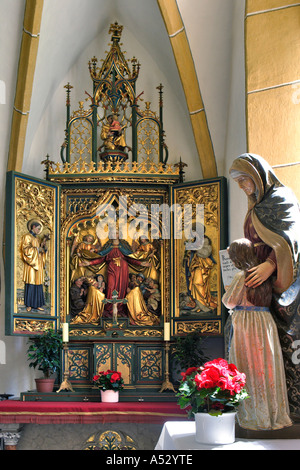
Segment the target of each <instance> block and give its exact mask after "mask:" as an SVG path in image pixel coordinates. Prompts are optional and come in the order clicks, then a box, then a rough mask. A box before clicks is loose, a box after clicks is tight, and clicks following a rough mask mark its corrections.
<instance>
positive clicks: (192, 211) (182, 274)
mask: <svg viewBox="0 0 300 470" xmlns="http://www.w3.org/2000/svg"><path fill="white" fill-rule="evenodd" d="M172 204H173V211H172V228H173V237H172V238H173V247H172V253H173V256H172V268H171V272H172V297H173V298H172V312H171V323H172V334H173V335H175V336H176V335H186V334H188V333H191V332H193V331H198V332H199V333H200V334H201V335H203V336H206V335H214V336H221V335H223V328H224V320H225V315H226V309H225V308H224V306H223V305H222V293H223V284H222V280H221V269H220V260H219V251H220V250H222V249H225V248H226V247H227V191H226V179H225V178H214V179H208V180H202V181H195V182H189V183H182V184H176V185H174V186H173V187H172Z"/></svg>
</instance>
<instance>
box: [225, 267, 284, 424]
mask: <svg viewBox="0 0 300 470" xmlns="http://www.w3.org/2000/svg"><path fill="white" fill-rule="evenodd" d="M222 301H223V303H224V305H225V306H226V307H227V308H229V309H233V310H234V311H233V314H232V331H233V334H232V338H231V342H230V348H229V362H230V363H233V364H235V365H236V367H237V368H238V370H240V371H242V372H243V373H245V374H246V389H247V392H248V394H249V398H247V399H246V400H244V401H243V402H241V403H240V404H239V406H238V414H237V418H238V422H239V425H240V426H241V427H243V428H246V429H252V430H275V429H280V428H283V427H286V426H291V424H292V422H291V419H290V417H289V405H288V397H287V389H286V380H285V372H284V365H283V359H282V352H281V346H280V342H279V338H278V333H277V327H276V324H275V322H274V320H273V318H272V315H271V314H270V310H269V308H268V307H267V306H255V305H253V304H252V303H251V302H250V301H249V300H248V298H247V290H246V287H245V272H244V271H240V272H238V273H237V274H236V275H235V277H234V279H233V281H232V283H231V285H230V286H229V288H228V289H227V291H226V293H225V294H224V296H223V298H222ZM261 303H268V302H261Z"/></svg>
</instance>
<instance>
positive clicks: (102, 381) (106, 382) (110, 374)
mask: <svg viewBox="0 0 300 470" xmlns="http://www.w3.org/2000/svg"><path fill="white" fill-rule="evenodd" d="M93 382H94V384H95V385H96V386H97V387H98V388H99V389H100V390H103V391H105V390H114V391H115V392H116V391H118V390H122V389H123V387H124V380H123V378H122V376H121V372H117V371H114V370H107V371H100V372H99V373H98V374H97V375H95V376H94V377H93Z"/></svg>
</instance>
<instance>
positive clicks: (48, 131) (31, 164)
mask: <svg viewBox="0 0 300 470" xmlns="http://www.w3.org/2000/svg"><path fill="white" fill-rule="evenodd" d="M50 1H53V0H50ZM5 2H6V0H0V7H1V10H2V9H3V7H4V4H5ZM12 3H14V2H12ZM225 3H226V7H225V6H224V4H225ZM225 3H224V2H223V0H216V1H215V2H211V1H210V0H206V1H203V2H202V1H201V2H198V1H197V0H193V2H192V7H191V10H190V11H189V10H188V9H187V5H186V2H183V1H179V2H178V5H179V8H180V10H181V14H182V17H183V19H184V21H185V24H186V29H187V32H188V34H190V46H191V49H192V53H193V57H194V61H195V66H196V70H197V74H198V77H199V84H200V88H201V91H203V99H204V102H205V109H206V113H207V116H208V123H209V130H210V134H211V137H212V141H213V146H214V150H215V154H216V160H217V166H218V170H219V176H223V175H224V176H227V171H228V168H229V167H230V164H231V161H232V160H233V159H234V158H235V157H236V156H237V155H238V154H240V153H242V152H244V151H245V150H246V132H245V95H244V87H245V83H244V45H243V44H244V30H243V27H244V2H242V1H240V0H233V1H231V0H226V2H225ZM24 5H25V1H24V2H23V1H22V2H20V3H19V8H20V11H19V12H18V11H16V10H14V9H13V8H12V9H11V10H10V11H9V12H7V13H6V22H7V23H11V24H13V25H14V26H13V30H12V31H11V32H10V37H8V35H7V32H6V31H3V30H1V32H0V34H1V41H0V44H2V45H1V46H0V47H1V52H3V53H4V51H5V47H7V48H8V51H7V54H5V57H6V56H7V55H9V56H10V57H14V61H12V60H11V59H10V60H9V61H8V62H7V69H6V70H5V73H4V75H3V76H2V77H0V79H2V78H3V79H4V80H5V83H6V103H5V105H0V107H1V112H2V113H3V114H2V115H3V119H2V121H3V122H4V125H3V126H1V128H0V137H1V139H0V152H1V158H0V167H1V219H0V224H1V226H3V224H4V199H5V196H4V195H5V173H6V166H7V155H8V147H9V136H10V124H11V116H12V109H13V102H14V90H15V86H16V83H15V79H14V77H16V74H17V67H18V52H19V47H20V40H21V24H22V15H23V13H24ZM45 5H47V1H46V2H45ZM222 5H223V7H222ZM47 6H48V5H47ZM204 11H205V12H206V13H207V14H206V15H205V17H202V16H201V13H203V12H204ZM225 13H226V14H225ZM155 14H157V12H156V13H155ZM197 16H199V17H201V18H202V21H201V27H197V24H196V23H195V19H194V18H197ZM15 17H18V18H19V23H17V22H16V21H14V18H15ZM114 20H115V17H113V18H111V21H114ZM120 21H121V20H120ZM107 24H109V21H108V23H107ZM124 26H125V28H124V29H125V31H124V38H123V39H124V40H123V42H124V43H125V44H126V47H125V49H126V50H127V54H128V57H131V56H132V55H135V56H136V57H137V58H138V59H139V60H140V61H141V64H142V69H141V74H140V76H141V83H140V84H139V87H140V88H141V91H142V90H143V88H145V90H146V89H147V93H146V92H145V94H144V96H143V99H146V98H147V100H148V99H149V101H151V102H152V103H153V104H154V105H155V103H156V100H157V96H156V95H155V92H154V96H152V95H151V96H149V98H148V93H149V92H148V90H153V89H155V86H157V85H158V84H159V83H160V82H162V83H163V85H164V87H165V89H164V93H165V95H164V96H165V102H164V106H165V112H164V122H165V128H166V141H167V143H168V145H169V150H170V160H171V161H172V162H175V161H178V160H179V158H180V157H181V158H182V160H183V161H186V163H188V164H189V166H188V169H187V171H186V179H188V180H194V179H201V169H200V164H199V157H198V156H197V152H196V148H195V144H194V142H193V135H192V130H191V126H190V123H189V115H188V112H187V109H186V107H185V104H184V96H183V91H182V89H180V83H179V78H178V77H175V78H174V75H172V74H171V73H169V70H172V71H174V70H175V64H174V59H173V58H171V59H170V58H169V59H168V60H169V61H170V62H168V63H167V64H166V66H165V67H163V64H162V62H164V59H165V57H164V56H163V55H161V56H159V57H160V58H159V59H158V58H157V56H156V55H155V54H154V53H153V51H151V50H150V49H149V46H148V47H147V48H146V46H145V44H144V43H143V42H142V41H141V40H140V37H139V36H136V35H135V33H134V30H133V29H129V31H127V33H126V24H124ZM161 27H163V23H162V21H161ZM104 28H106V29H107V25H105V26H104ZM139 28H140V30H142V26H141V25H139ZM228 28H229V29H230V28H231V31H230V30H229V29H228ZM163 34H164V40H165V41H168V37H167V34H166V32H165V31H164V33H163ZM2 35H3V36H2ZM12 35H14V41H13V44H14V48H13V46H12V41H11V36H12ZM2 39H3V40H2ZM42 39H43V38H42V37H41V38H40V41H42ZM199 44H200V45H201V46H199ZM106 45H107V31H106V30H105V31H104V32H103V33H101V34H99V36H98V37H96V38H95V39H92V40H90V41H89V42H88V44H87V45H86V46H85V48H84V50H82V51H81V52H80V54H79V56H78V59H77V60H76V62H75V64H74V65H73V66H71V67H69V69H68V70H66V71H64V73H63V76H60V79H59V80H58V83H56V84H55V86H54V84H53V88H50V89H49V90H48V92H49V93H50V95H51V99H49V96H50V95H49V96H48V95H47V96H48V101H45V102H44V103H43V107H42V109H41V114H40V115H39V119H38V120H37V121H32V123H31V122H30V119H31V117H30V119H29V125H28V136H29V140H28V141H27V142H26V144H25V152H24V160H23V161H24V163H23V171H24V172H25V173H29V174H31V175H32V176H41V174H42V166H41V165H40V161H41V160H42V159H44V158H45V156H46V154H47V153H49V155H50V157H51V159H54V160H55V161H58V155H59V148H60V145H61V143H62V140H63V138H64V119H65V109H64V105H65V98H64V89H63V85H64V84H66V83H67V82H68V81H70V82H71V83H72V85H74V87H76V90H75V89H74V98H73V97H71V99H72V106H73V105H74V106H75V103H76V100H77V101H78V100H79V99H82V97H81V96H79V95H78V94H77V90H79V91H82V90H83V89H87V91H88V81H89V77H88V69H87V61H88V60H89V59H90V58H91V57H92V56H93V55H94V54H96V55H98V57H101V54H102V51H103V50H104V49H105V48H106ZM166 47H167V49H168V50H169V51H170V46H169V44H168V45H167V46H166ZM41 50H42V49H40V51H41ZM8 52H9V54H8ZM1 55H2V56H3V54H1ZM213 57H214V58H213ZM7 60H8V59H7ZM84 63H86V72H87V73H86V75H85V76H83V75H81V76H78V70H79V69H80V70H81V73H82V71H83V72H84V71H85V68H84V66H83V65H82V64H84ZM50 72H51V73H52V72H53V71H52V70H50ZM178 90H179V91H178ZM155 91H156V90H155ZM36 96H37V98H35V97H34V95H33V101H32V106H35V103H36V102H35V101H34V100H35V99H38V95H36ZM36 105H37V103H36ZM153 107H155V106H153ZM57 113H58V114H57ZM56 123H58V124H59V125H58V126H57V127H56ZM49 135H51V139H49V137H48V136H49ZM244 206H245V201H243V200H242V198H241V197H240V195H239V193H238V189H237V188H236V187H235V186H233V185H232V184H230V182H229V222H230V230H231V232H230V238H231V239H232V238H233V237H236V236H240V232H241V231H242V220H241V216H240V214H244V213H245V208H244ZM2 237H3V233H2V232H1V234H0V239H1V241H2ZM3 241H4V240H3ZM4 287H5V285H4V266H3V259H2V258H1V305H0V309H1V311H0V341H3V342H4V343H5V350H6V358H5V361H4V363H3V362H2V364H0V383H1V389H0V392H2V393H13V394H14V395H15V396H18V395H19V393H20V392H22V391H24V390H27V389H32V388H33V387H34V377H35V376H36V373H35V372H34V371H32V370H30V369H29V368H28V364H27V360H26V349H27V346H26V339H24V338H21V337H6V336H5V335H4V316H5V314H4ZM209 342H210V343H211V342H212V340H210V341H209ZM213 347H214V348H215V351H217V353H218V355H221V352H222V348H223V342H222V340H221V339H220V340H219V339H218V341H216V342H214V346H213Z"/></svg>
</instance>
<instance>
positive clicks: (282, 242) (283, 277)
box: [230, 153, 300, 419]
mask: <svg viewBox="0 0 300 470" xmlns="http://www.w3.org/2000/svg"><path fill="white" fill-rule="evenodd" d="M230 175H231V176H232V178H234V180H235V181H236V182H237V183H238V184H239V186H240V188H241V189H242V190H243V191H244V192H245V194H246V195H247V197H248V211H247V214H246V218H245V222H244V236H245V237H246V238H248V239H249V240H250V241H251V242H252V243H253V244H254V247H255V252H256V255H257V257H258V259H259V260H260V264H259V265H257V266H255V267H253V268H252V269H251V270H250V274H249V275H248V276H247V278H246V280H245V283H246V285H247V286H249V287H256V286H258V285H260V284H262V283H263V282H264V281H265V280H266V279H268V278H269V277H272V280H273V299H272V304H271V307H270V311H271V313H272V315H273V318H274V320H275V323H276V325H277V328H278V333H279V339H280V343H281V347H282V353H283V360H284V365H285V374H286V381H287V390H288V398H289V406H290V411H291V416H293V415H294V416H296V417H297V418H298V419H299V418H300V365H299V364H296V363H295V361H293V353H294V345H295V344H296V343H294V342H295V341H298V340H300V311H299V303H300V276H299V236H300V212H299V204H298V201H297V199H296V198H295V196H294V194H293V192H292V191H291V190H290V189H289V188H287V187H286V186H284V185H283V184H282V183H281V182H280V181H279V180H278V178H277V177H276V175H275V174H274V172H273V170H272V168H271V166H270V165H269V164H268V163H267V162H266V161H265V160H264V159H263V158H261V157H260V156H258V155H253V154H249V153H246V154H243V155H241V156H240V157H238V158H237V159H236V160H234V162H233V164H232V166H231V169H230Z"/></svg>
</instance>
